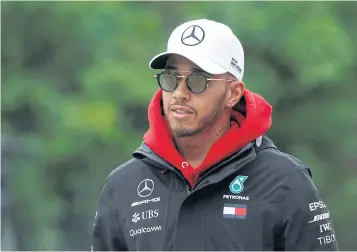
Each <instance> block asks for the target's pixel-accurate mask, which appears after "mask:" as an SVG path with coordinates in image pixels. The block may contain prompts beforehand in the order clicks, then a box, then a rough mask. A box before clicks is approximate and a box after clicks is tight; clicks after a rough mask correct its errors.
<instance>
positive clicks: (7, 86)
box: [1, 2, 357, 250]
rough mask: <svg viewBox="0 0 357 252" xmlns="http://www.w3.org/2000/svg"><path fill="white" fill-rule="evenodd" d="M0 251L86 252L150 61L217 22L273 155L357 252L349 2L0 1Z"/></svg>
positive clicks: (352, 13) (140, 115)
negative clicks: (233, 45) (195, 24)
mask: <svg viewBox="0 0 357 252" xmlns="http://www.w3.org/2000/svg"><path fill="white" fill-rule="evenodd" d="M1 17H2V20H1V21H2V22H1V24H2V34H1V35H2V41H1V42H2V43H1V51H2V52H1V63H2V67H1V75H2V76H1V83H2V96H1V98H2V104H1V105H2V138H1V139H2V224H3V225H2V249H5V250H6V249H18V250H87V249H89V246H90V244H89V243H90V242H89V239H90V235H91V230H92V223H93V217H94V213H95V206H96V203H97V200H98V196H99V193H100V190H101V188H102V186H103V183H104V179H105V177H106V176H107V175H108V173H109V172H110V171H111V170H112V169H113V168H115V167H116V166H118V165H119V164H121V163H122V162H124V161H125V160H127V159H129V158H130V157H131V156H130V155H131V153H132V151H134V150H135V148H136V147H137V146H139V145H140V143H141V141H142V136H143V133H144V132H145V131H146V129H147V127H148V122H147V105H148V103H149V101H150V99H151V97H152V95H153V93H154V92H155V91H156V89H157V88H158V87H157V85H156V82H155V81H154V78H153V73H154V72H153V71H152V70H150V69H149V67H148V62H149V60H150V59H151V57H152V56H153V55H154V54H156V53H158V52H160V51H162V50H164V48H165V46H166V42H167V39H168V36H169V34H170V32H171V31H172V29H174V28H175V27H176V26H177V25H179V24H180V23H182V22H184V21H187V20H189V19H196V18H209V19H215V20H217V21H221V22H224V23H225V24H227V25H228V26H230V27H231V28H232V29H233V30H234V32H235V34H237V36H238V37H239V38H240V39H241V41H242V44H243V46H244V47H245V52H246V53H245V55H246V68H245V69H246V71H245V77H244V81H245V83H246V86H247V87H248V88H249V89H251V90H252V91H255V92H258V93H260V94H261V95H263V96H264V97H266V99H267V100H268V101H269V102H270V103H271V104H272V105H273V126H272V129H271V130H270V131H269V134H268V135H269V136H270V137H272V138H273V139H274V141H275V143H276V144H277V146H278V147H279V148H280V149H282V150H283V151H286V152H289V153H291V154H293V155H295V156H297V157H298V158H300V159H302V160H304V161H305V162H307V163H309V165H310V166H311V169H312V172H313V178H314V180H315V182H316V184H317V186H318V188H319V190H320V193H321V195H322V197H323V199H324V200H325V202H326V203H327V204H328V206H329V208H330V211H331V213H332V218H333V222H334V225H335V227H336V230H337V238H338V241H339V244H340V249H341V250H356V249H357V239H356V238H357V232H356V231H355V226H356V223H357V214H356V212H357V207H356V205H357V200H356V199H357V157H356V150H357V131H356V129H357V113H356V112H357V85H356V79H357V63H356V59H357V51H356V50H357V49H356V44H357V21H356V17H357V3H355V2H279V3H278V2H276V3H274V2H219V3H218V2H1Z"/></svg>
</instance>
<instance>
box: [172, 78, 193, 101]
mask: <svg viewBox="0 0 357 252" xmlns="http://www.w3.org/2000/svg"><path fill="white" fill-rule="evenodd" d="M173 96H174V97H175V98H176V99H178V100H179V99H186V100H188V99H189V98H190V92H189V90H188V88H187V85H186V76H184V77H183V76H180V77H179V78H178V86H177V88H176V89H175V91H174V93H173Z"/></svg>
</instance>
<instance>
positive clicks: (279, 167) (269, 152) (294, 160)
mask: <svg viewBox="0 0 357 252" xmlns="http://www.w3.org/2000/svg"><path fill="white" fill-rule="evenodd" d="M255 150H256V164H259V166H261V167H262V169H265V170H267V171H269V172H273V173H274V174H280V175H284V176H290V175H292V174H301V173H303V174H308V175H309V176H310V177H311V176H312V174H311V170H310V168H309V165H308V164H307V163H306V162H304V161H303V160H301V159H300V158H298V157H296V156H294V155H292V154H289V153H287V152H283V151H281V150H279V149H278V148H277V147H276V146H275V144H274V143H273V141H272V140H271V139H269V138H268V137H264V138H263V142H262V145H261V146H259V147H256V148H255Z"/></svg>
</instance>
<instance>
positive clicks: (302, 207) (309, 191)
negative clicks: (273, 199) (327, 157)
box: [282, 167, 338, 251]
mask: <svg viewBox="0 0 357 252" xmlns="http://www.w3.org/2000/svg"><path fill="white" fill-rule="evenodd" d="M286 182H287V183H285V184H286V186H285V190H284V197H283V200H282V207H283V247H284V250H290V251H291V250H304V251H316V250H318V251H336V250H338V244H337V240H336V239H337V238H336V234H335V231H334V228H333V225H332V221H331V216H330V212H329V209H328V207H327V206H326V204H325V203H324V202H323V200H322V198H321V197H320V195H319V192H318V190H317V188H316V186H315V184H314V182H313V180H312V177H311V173H310V170H309V168H307V167H304V168H302V169H297V170H296V171H294V174H292V175H291V176H290V178H288V179H287V181H286Z"/></svg>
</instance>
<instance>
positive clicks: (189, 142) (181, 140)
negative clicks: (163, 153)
mask: <svg viewBox="0 0 357 252" xmlns="http://www.w3.org/2000/svg"><path fill="white" fill-rule="evenodd" d="M230 125H231V122H230V116H225V117H224V118H222V119H221V120H220V121H218V122H217V123H216V124H214V125H212V126H210V127H207V128H206V129H204V130H203V131H202V132H200V133H198V134H196V135H194V136H190V137H177V138H176V137H175V138H174V140H175V143H176V147H177V150H178V151H179V152H180V154H181V155H182V157H183V158H184V159H185V160H187V162H188V163H190V165H191V166H192V167H194V168H197V167H198V166H199V165H200V164H201V163H202V162H203V160H204V159H205V157H206V155H207V153H208V151H209V150H210V148H211V147H212V145H213V144H214V143H215V142H216V141H217V140H218V139H219V138H221V137H222V136H223V135H224V134H225V133H226V132H227V131H228V130H229V129H230Z"/></svg>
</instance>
